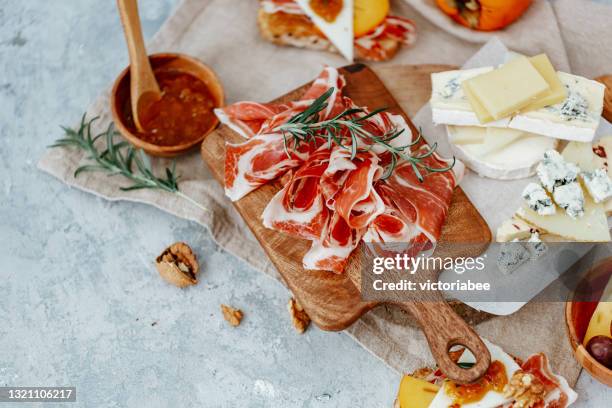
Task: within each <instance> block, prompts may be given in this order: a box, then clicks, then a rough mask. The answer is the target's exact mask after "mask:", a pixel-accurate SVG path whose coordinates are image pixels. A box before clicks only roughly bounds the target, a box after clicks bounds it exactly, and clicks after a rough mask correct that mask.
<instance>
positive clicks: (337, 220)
mask: <svg viewBox="0 0 612 408" xmlns="http://www.w3.org/2000/svg"><path fill="white" fill-rule="evenodd" d="M363 232H364V231H363V230H355V229H352V228H351V227H349V226H348V224H347V223H346V221H344V219H343V218H342V217H340V215H339V214H338V213H337V212H332V213H331V216H330V217H329V219H328V222H327V224H326V226H325V229H324V231H323V234H322V236H321V239H319V240H316V241H313V242H312V246H311V247H310V250H309V251H308V252H307V253H306V255H304V259H303V265H304V269H322V270H325V271H331V272H335V273H342V272H343V271H344V267H345V266H346V263H347V262H348V258H349V256H350V255H351V253H352V252H353V250H354V249H355V248H357V245H359V241H360V240H361V236H362V235H363Z"/></svg>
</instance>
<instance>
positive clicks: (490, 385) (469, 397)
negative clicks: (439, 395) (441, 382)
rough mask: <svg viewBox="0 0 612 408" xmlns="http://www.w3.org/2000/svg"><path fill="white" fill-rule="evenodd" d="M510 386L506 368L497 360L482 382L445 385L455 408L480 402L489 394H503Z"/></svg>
mask: <svg viewBox="0 0 612 408" xmlns="http://www.w3.org/2000/svg"><path fill="white" fill-rule="evenodd" d="M506 384H508V376H506V367H505V366H504V364H503V363H502V362H501V361H498V360H495V361H493V362H492V363H491V365H490V366H489V369H488V370H487V372H486V373H485V375H484V376H482V378H481V379H480V380H478V381H477V382H475V383H472V384H455V383H454V382H450V381H449V382H447V383H446V384H445V386H444V387H445V390H446V394H447V395H448V396H449V397H451V398H453V406H462V405H464V404H471V403H473V402H478V401H480V400H481V399H482V398H483V397H484V396H485V394H486V393H487V392H489V391H496V392H502V391H503V390H504V387H505V386H506Z"/></svg>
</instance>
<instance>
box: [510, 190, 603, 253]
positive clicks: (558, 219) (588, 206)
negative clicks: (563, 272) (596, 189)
mask: <svg viewBox="0 0 612 408" xmlns="http://www.w3.org/2000/svg"><path fill="white" fill-rule="evenodd" d="M515 216H516V217H517V218H519V219H521V220H523V221H525V222H526V223H527V224H529V225H533V226H534V227H535V228H537V229H538V231H540V233H542V234H551V235H556V236H559V237H563V238H565V239H569V240H572V241H584V242H607V241H610V231H609V229H608V219H607V217H606V212H605V210H604V206H603V204H602V203H599V204H597V203H595V202H593V200H591V199H590V197H585V198H584V215H583V216H582V217H580V218H576V219H574V218H571V217H569V216H568V215H567V213H566V212H565V211H557V212H556V213H555V214H553V215H540V214H538V213H537V212H535V211H533V210H532V209H531V208H529V207H527V205H524V206H523V207H521V208H519V209H518V211H517V212H516V215H515Z"/></svg>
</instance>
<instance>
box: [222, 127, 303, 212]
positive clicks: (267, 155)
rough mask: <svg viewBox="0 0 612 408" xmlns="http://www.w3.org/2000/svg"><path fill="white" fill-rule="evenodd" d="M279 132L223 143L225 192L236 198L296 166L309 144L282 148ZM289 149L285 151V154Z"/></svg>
mask: <svg viewBox="0 0 612 408" xmlns="http://www.w3.org/2000/svg"><path fill="white" fill-rule="evenodd" d="M284 143H285V142H284V138H283V135H281V134H280V133H272V134H264V135H258V136H255V137H253V138H251V139H249V140H247V141H246V142H244V143H240V144H231V143H227V144H226V146H225V194H226V195H227V196H228V197H229V198H230V199H231V200H232V201H236V200H239V199H241V198H242V197H244V196H245V195H247V194H248V193H250V192H251V191H253V190H255V189H256V188H258V187H259V186H261V185H263V184H266V183H267V182H269V181H271V180H274V179H276V178H277V177H280V176H282V175H283V174H284V173H285V172H286V171H287V170H289V169H292V168H295V167H297V166H298V165H300V164H301V163H302V162H303V161H304V160H305V159H306V158H307V157H308V155H309V153H310V149H312V148H313V147H312V146H311V145H302V146H300V149H299V150H295V149H290V150H285V147H284ZM287 152H289V154H287Z"/></svg>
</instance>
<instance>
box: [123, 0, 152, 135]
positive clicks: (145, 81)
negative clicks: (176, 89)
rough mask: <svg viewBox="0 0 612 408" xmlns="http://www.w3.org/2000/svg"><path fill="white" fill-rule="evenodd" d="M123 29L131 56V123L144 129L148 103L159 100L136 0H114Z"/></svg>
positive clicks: (149, 104)
mask: <svg viewBox="0 0 612 408" xmlns="http://www.w3.org/2000/svg"><path fill="white" fill-rule="evenodd" d="M117 7H118V8H119V15H120V16H121V22H122V24H123V32H124V33H125V40H126V42H127V46H128V52H129V55H130V99H131V104H132V115H133V117H134V123H135V124H136V128H138V130H139V131H141V132H142V131H144V128H143V125H142V123H143V122H142V119H143V117H144V115H145V114H146V112H147V111H148V109H149V108H150V106H151V105H152V104H153V103H154V102H156V101H158V100H160V99H161V91H160V90H159V85H158V84H157V81H156V80H155V75H153V69H152V68H151V63H150V62H149V57H148V55H147V50H146V48H145V45H144V39H143V37H142V28H141V27H140V18H139V17H138V2H137V0H117Z"/></svg>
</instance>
